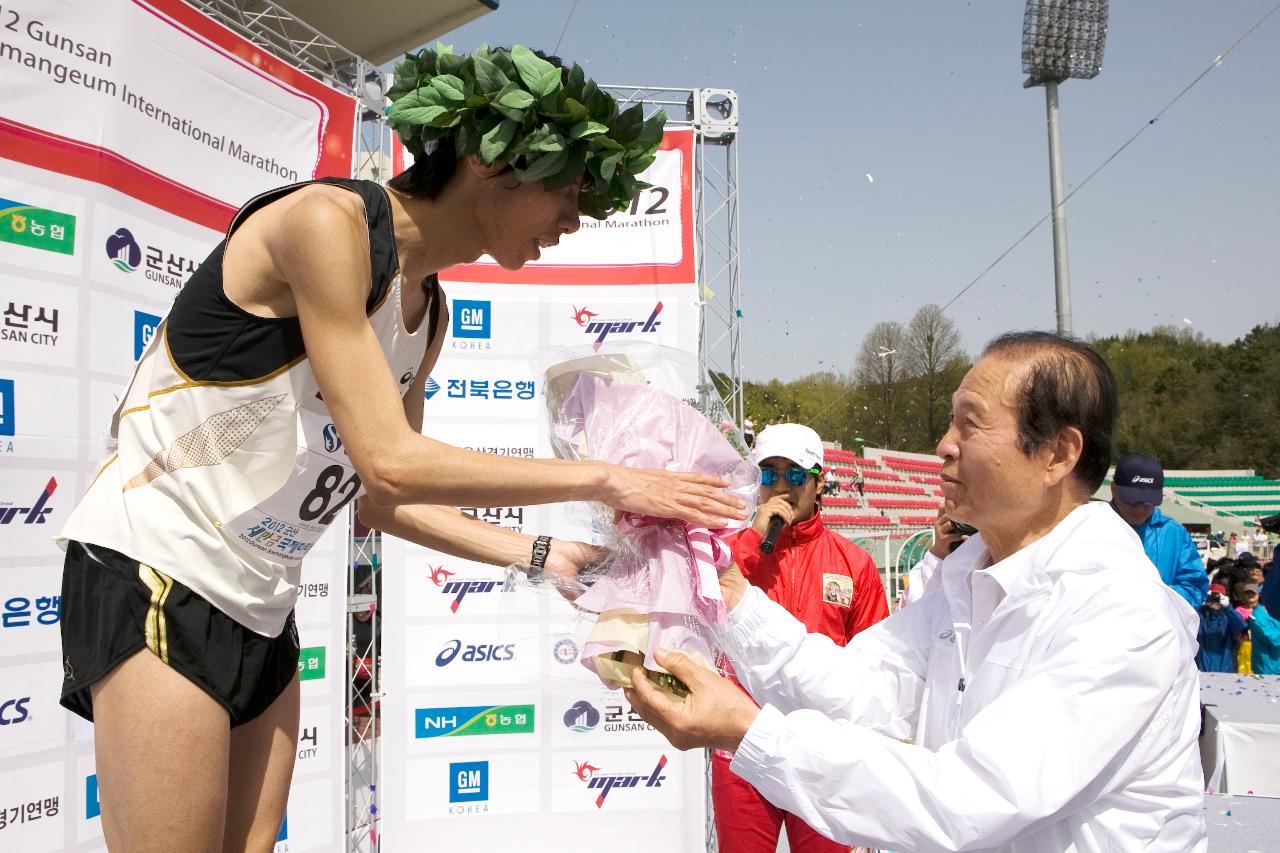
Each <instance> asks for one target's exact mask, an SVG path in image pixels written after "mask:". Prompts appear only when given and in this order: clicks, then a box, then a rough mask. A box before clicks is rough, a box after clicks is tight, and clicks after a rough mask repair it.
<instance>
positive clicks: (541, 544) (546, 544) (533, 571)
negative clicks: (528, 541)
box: [529, 536, 551, 580]
mask: <svg viewBox="0 0 1280 853" xmlns="http://www.w3.org/2000/svg"><path fill="white" fill-rule="evenodd" d="M550 553H551V537H550V536H539V537H538V538H537V539H534V540H533V557H532V558H531V559H530V560H529V578H530V580H536V579H537V578H538V577H540V576H541V575H542V570H543V569H545V568H546V565H547V555H549V554H550Z"/></svg>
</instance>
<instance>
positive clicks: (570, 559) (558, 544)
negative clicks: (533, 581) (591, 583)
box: [543, 539, 609, 601]
mask: <svg viewBox="0 0 1280 853" xmlns="http://www.w3.org/2000/svg"><path fill="white" fill-rule="evenodd" d="M608 557H609V549H608V548H601V547H600V546H599V545H590V544H588V543H586V542H576V541H574V540H572V539H552V540H551V550H550V551H549V552H548V553H547V562H546V565H545V566H544V567H543V572H544V574H545V575H546V577H547V581H548V583H550V584H552V585H553V586H555V588H556V589H557V590H559V591H560V594H561V595H563V596H564V597H565V598H566V599H568V600H569V601H573V600H574V599H576V598H577V597H578V596H580V595H582V593H583V591H584V587H583V585H582V583H581V582H580V581H579V580H578V575H579V574H581V573H582V572H583V570H585V569H589V568H591V567H592V566H596V565H598V564H600V563H602V562H604V561H605V560H606V559H608Z"/></svg>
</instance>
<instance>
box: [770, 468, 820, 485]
mask: <svg viewBox="0 0 1280 853" xmlns="http://www.w3.org/2000/svg"><path fill="white" fill-rule="evenodd" d="M817 473H818V469H816V468H815V469H814V470H811V471H806V470H805V469H803V468H801V467H800V466H799V465H792V466H791V467H790V468H788V469H787V470H786V471H784V472H783V473H782V478H783V479H784V480H786V481H787V485H788V486H796V487H797V488H798V487H800V486H803V485H804V484H805V481H806V480H808V479H809V475H810V474H817ZM776 482H778V472H777V471H775V470H774V469H772V468H761V469H760V485H762V486H766V487H768V486H772V485H773V484H774V483H776Z"/></svg>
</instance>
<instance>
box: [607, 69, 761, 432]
mask: <svg viewBox="0 0 1280 853" xmlns="http://www.w3.org/2000/svg"><path fill="white" fill-rule="evenodd" d="M600 88H601V89H604V90H606V91H608V92H610V93H611V94H612V95H613V96H614V97H615V98H617V99H618V103H619V105H620V106H623V107H626V106H629V105H631V104H640V105H642V106H643V107H644V111H645V114H646V115H649V114H652V113H654V112H656V111H657V110H659V109H663V110H666V113H667V127H672V128H689V129H691V130H693V131H694V149H693V156H694V168H693V172H694V174H693V193H694V216H695V218H696V222H695V234H694V246H695V251H696V253H697V276H698V282H697V286H698V309H699V310H698V313H699V318H700V329H699V335H698V363H699V367H700V370H701V374H702V376H701V381H702V382H703V383H708V384H711V385H713V386H714V388H715V390H716V391H717V392H718V393H719V394H720V396H721V397H722V398H723V399H724V403H725V406H726V407H727V408H728V410H729V414H730V415H731V416H732V417H733V419H734V422H735V423H737V424H738V425H739V426H741V425H742V418H743V404H744V401H743V391H742V267H741V251H740V248H739V247H740V246H741V232H740V229H739V223H738V200H739V193H738V146H737V140H738V116H737V111H738V99H737V95H736V94H735V93H734V92H732V91H730V90H728V89H707V88H700V89H678V88H659V87H654V86H613V85H609V86H604V85H602V86H601V87H600Z"/></svg>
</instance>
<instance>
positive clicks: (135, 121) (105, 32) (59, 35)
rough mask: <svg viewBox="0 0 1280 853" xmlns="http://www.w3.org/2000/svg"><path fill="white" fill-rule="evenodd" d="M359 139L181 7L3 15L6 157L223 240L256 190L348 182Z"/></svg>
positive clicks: (46, 5) (20, 3)
mask: <svg viewBox="0 0 1280 853" xmlns="http://www.w3.org/2000/svg"><path fill="white" fill-rule="evenodd" d="M250 105H253V106H250ZM263 107H265V109H264V108H263ZM354 127H355V103H354V101H353V100H352V99H351V98H350V97H347V96H344V95H342V94H341V93H339V92H337V91H335V90H333V89H330V88H329V87H327V86H324V85H323V84H321V83H319V82H318V81H316V80H314V79H313V78H311V77H309V76H307V75H306V74H303V73H302V72H301V71H298V70H297V69H295V68H292V67H290V66H288V65H286V64H285V63H284V62H282V61H281V60H278V59H276V58H274V57H272V56H270V55H268V54H266V53H263V52H262V51H260V50H258V49H257V48H255V47H254V46H253V45H251V44H250V43H249V42H247V41H245V40H244V39H242V38H240V37H239V36H237V35H235V34H234V33H232V32H231V31H230V30H228V29H227V28H225V27H223V26H222V25H220V24H218V23H216V22H214V21H212V20H211V19H209V18H207V17H205V16H204V15H202V14H200V13H199V12H197V11H196V10H194V9H192V8H191V7H190V6H187V5H186V4H184V3H182V2H179V0H152V2H149V3H144V2H141V0H78V1H77V0H63V2H56V0H17V1H16V2H9V0H6V2H5V3H3V4H0V157H4V158H5V159H9V160H16V161H18V162H22V163H27V164H29V165H32V166H36V167H38V168H41V169H47V170H50V171H56V172H61V173H63V174H66V175H71V176H74V177H80V178H85V179H87V180H92V181H95V182H97V183H100V184H104V185H106V186H109V187H112V188H114V189H116V190H119V191H120V192H123V193H126V194H128V195H130V196H133V197H134V198H137V199H138V200H140V201H144V202H146V203H147V204H149V205H151V206H153V207H157V208H160V209H161V210H165V211H168V212H169V213H173V214H176V215H178V216H181V217H183V218H185V219H188V220H191V221H192V222H196V223H199V224H201V225H204V226H205V227H208V228H213V229H215V230H221V229H222V228H223V227H224V226H225V224H226V222H227V220H228V219H229V218H230V216H231V214H232V213H234V211H235V208H236V207H237V206H238V205H239V204H242V203H243V202H244V201H246V200H248V199H249V198H251V197H252V196H253V195H254V194H256V193H258V192H260V191H262V190H263V189H264V188H267V187H271V186H278V185H281V184H287V183H291V182H293V181H298V180H305V179H307V178H310V177H312V176H313V175H336V176H349V175H350V174H351V150H352V140H353V134H354Z"/></svg>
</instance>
